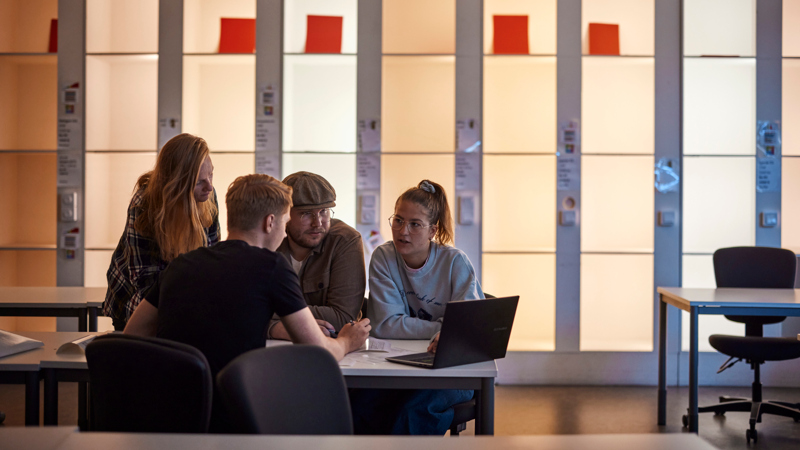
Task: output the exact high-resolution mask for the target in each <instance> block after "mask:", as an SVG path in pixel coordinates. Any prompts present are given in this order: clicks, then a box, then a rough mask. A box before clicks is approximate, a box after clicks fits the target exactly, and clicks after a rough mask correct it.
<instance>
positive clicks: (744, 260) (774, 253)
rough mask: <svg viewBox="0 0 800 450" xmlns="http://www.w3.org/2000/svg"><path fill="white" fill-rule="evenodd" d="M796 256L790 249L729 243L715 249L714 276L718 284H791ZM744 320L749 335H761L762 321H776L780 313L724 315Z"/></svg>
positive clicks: (768, 286)
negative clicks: (724, 246)
mask: <svg viewBox="0 0 800 450" xmlns="http://www.w3.org/2000/svg"><path fill="white" fill-rule="evenodd" d="M796 268H797V257H796V256H795V254H794V252H792V251H791V250H787V249H783V248H774V247H728V248H721V249H719V250H717V251H716V252H714V277H715V278H716V281H717V287H719V288H762V289H792V288H794V282H795V274H796ZM725 317H727V318H728V319H729V320H733V321H735V322H742V323H744V324H746V327H747V330H746V334H747V335H748V336H763V332H762V328H763V327H762V325H764V324H768V323H778V322H780V321H782V320H784V319H785V318H786V317H781V316H725Z"/></svg>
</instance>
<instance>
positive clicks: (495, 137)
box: [483, 56, 556, 154]
mask: <svg viewBox="0 0 800 450" xmlns="http://www.w3.org/2000/svg"><path fill="white" fill-rule="evenodd" d="M483 149H484V150H483V151H484V152H486V153H490V152H500V153H550V154H553V153H555V151H556V59H555V58H550V57H542V58H520V57H516V56H492V57H487V58H484V59H483Z"/></svg>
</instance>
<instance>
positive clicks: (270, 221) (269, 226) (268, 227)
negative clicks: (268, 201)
mask: <svg viewBox="0 0 800 450" xmlns="http://www.w3.org/2000/svg"><path fill="white" fill-rule="evenodd" d="M275 225H276V224H275V214H270V215H268V216H266V217H264V232H265V233H267V234H270V233H272V232H273V231H274V230H275Z"/></svg>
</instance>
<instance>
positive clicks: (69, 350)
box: [56, 335, 97, 355]
mask: <svg viewBox="0 0 800 450" xmlns="http://www.w3.org/2000/svg"><path fill="white" fill-rule="evenodd" d="M95 337H97V336H95V335H91V336H84V337H82V338H80V339H75V340H74V341H71V342H67V343H66V344H62V345H61V347H58V350H56V354H57V355H64V354H67V355H82V354H84V352H86V346H87V345H89V343H90V342H92V341H93V340H94V338H95Z"/></svg>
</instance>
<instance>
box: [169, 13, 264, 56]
mask: <svg viewBox="0 0 800 450" xmlns="http://www.w3.org/2000/svg"><path fill="white" fill-rule="evenodd" d="M223 17H225V18H234V19H254V18H255V17H256V2H255V0H183V52H184V53H217V51H218V50H219V37H220V28H221V27H220V19H221V18H223Z"/></svg>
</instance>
